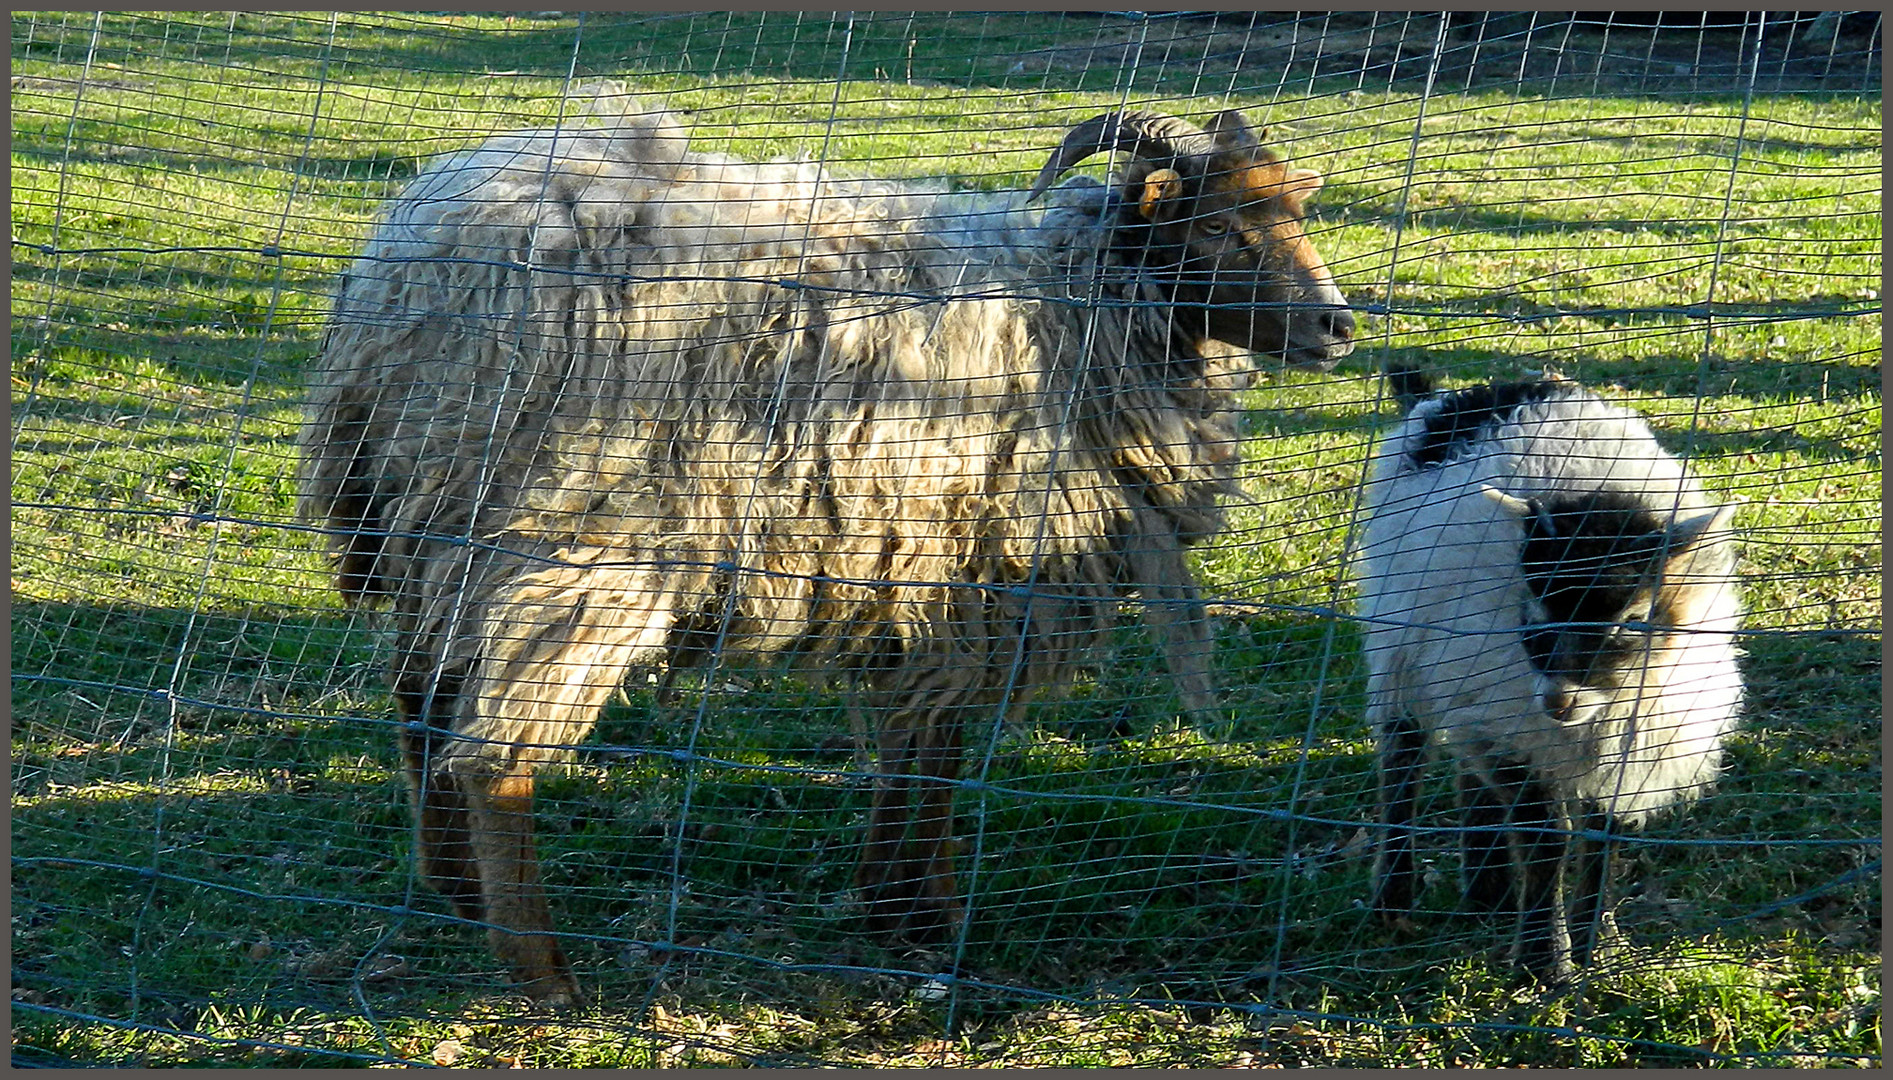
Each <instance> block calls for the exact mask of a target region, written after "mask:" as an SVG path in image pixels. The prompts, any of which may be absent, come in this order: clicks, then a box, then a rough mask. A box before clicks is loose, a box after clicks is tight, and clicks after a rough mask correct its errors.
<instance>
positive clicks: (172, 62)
mask: <svg viewBox="0 0 1893 1080" xmlns="http://www.w3.org/2000/svg"><path fill="white" fill-rule="evenodd" d="M12 30H13V38H12V47H13V71H12V91H13V133H14V139H13V187H12V190H13V196H12V211H13V251H14V263H13V285H12V288H13V310H12V316H13V317H12V338H11V346H12V356H13V367H12V372H13V397H12V412H11V418H12V434H13V444H12V499H13V510H12V540H13V544H12V563H11V574H12V577H11V590H12V620H11V633H12V651H11V658H12V664H11V671H12V688H13V700H12V703H13V728H12V735H13V738H12V746H13V751H12V782H13V802H12V813H11V825H12V847H11V855H12V861H11V872H12V934H13V937H12V955H13V971H12V980H13V1019H14V1058H15V1061H16V1063H20V1064H55V1063H62V1062H86V1063H102V1062H120V1063H122V1062H140V1061H142V1062H153V1063H247V1064H271V1063H307V1064H350V1063H360V1062H404V1061H407V1062H432V1063H436V1064H458V1065H500V1064H526V1065H533V1064H541V1065H586V1064H600V1065H603V1064H612V1065H647V1066H649V1065H679V1064H738V1063H753V1064H789V1065H793V1064H880V1065H922V1064H936V1065H937V1064H943V1063H944V1064H1013V1065H1032V1064H1049V1065H1087V1064H1149V1065H1189V1064H1210V1065H1263V1064H1342V1065H1347V1064H1352V1065H1410V1064H1422V1065H1446V1064H1455V1063H1458V1064H1499V1063H1528V1064H1562V1065H1610V1064H1686V1063H1746V1064H1769V1065H1787V1064H1849V1063H1858V1064H1867V1063H1877V1062H1878V1059H1879V1054H1880V1047H1879V1035H1878V1031H1879V1009H1880V1004H1879V1000H1880V999H1879V975H1878V969H1879V952H1880V916H1879V910H1880V908H1879V905H1880V888H1879V877H1880V828H1879V822H1880V817H1881V800H1880V794H1879V792H1880V754H1879V748H1880V738H1879V733H1880V708H1879V706H1880V695H1879V693H1878V687H1879V668H1880V661H1879V657H1880V644H1879V632H1880V615H1879V568H1880V507H1881V499H1880V493H1879V473H1880V440H1879V430H1880V425H1879V420H1880V401H1879V350H1880V344H1879V343H1880V298H1879V293H1878V291H1877V290H1878V289H1879V287H1880V285H1879V283H1880V274H1881V268H1880V240H1881V227H1880V192H1881V165H1882V162H1881V147H1880V137H1881V120H1880V70H1881V45H1880V40H1881V37H1880V36H1881V22H1880V18H1879V16H1878V15H1877V14H1871V13H1839V12H1827V13H1818V14H1817V13H1801V14H1789V13H1761V12H1747V13H1739V12H1738V13H1715V14H1703V13H1691V14H1679V13H1674V12H1666V13H1663V14H1661V15H1657V14H1654V13H1649V14H1640V13H1619V14H1613V15H1604V14H1596V13H1593V14H1584V15H1577V14H1573V13H1555V12H1537V13H1490V14H1479V15H1462V14H1454V15H1441V14H1438V13H1385V12H1383V13H1333V14H1325V15H1324V14H1308V13H1302V14H1300V15H1288V14H1279V15H1276V14H1261V13H1218V14H1198V15H1191V14H1183V15H1165V16H1143V15H1137V14H1129V13H1045V12H1038V13H987V14H977V13H944V12H943V13H891V12H874V13H854V14H819V15H818V14H813V13H794V12H766V13H765V12H756V13H736V14H732V13H689V14H598V13H588V14H579V13H561V12H537V13H531V14H516V15H510V16H507V15H454V14H426V15H422V14H407V15H364V14H350V13H301V14H285V15H274V14H255V13H237V14H232V13H216V14H188V13H167V14H157V15H134V14H119V13H97V12H56V13H37V14H35V13H23V14H16V15H14V16H13V22H12ZM602 80H609V81H602ZM1226 110H1234V112H1228V111H1226ZM1127 115H1128V117H1129V119H1127V118H1126V117H1127ZM660 117H661V119H660ZM1098 118H1109V119H1106V120H1103V121H1099V122H1095V123H1094V121H1098ZM1061 147H1063V148H1064V149H1061ZM474 151H477V153H470V152H474ZM1048 161H1049V162H1051V167H1050V168H1049V169H1048V168H1046V167H1047V163H1048ZM430 163H433V164H430ZM1039 180H1042V181H1043V184H1041V185H1039V186H1038V188H1037V189H1035V181H1039ZM1028 192H1031V193H1032V195H1031V197H1030V198H1028ZM391 206H393V207H395V208H394V209H390V207H391ZM358 257H360V259H359V261H357V260H358ZM1245 260H1246V261H1245ZM1337 288H1338V292H1336V291H1335V290H1336V289H1337ZM1341 305H1345V308H1343V307H1342V306H1341ZM1546 371H1550V372H1555V373H1557V374H1558V375H1560V376H1562V377H1563V378H1565V379H1569V380H1573V381H1575V382H1576V383H1578V384H1581V385H1583V386H1585V387H1588V388H1590V389H1591V390H1592V391H1594V392H1595V393H1596V394H1598V395H1599V396H1600V397H1601V398H1603V399H1605V400H1607V401H1609V402H1611V403H1614V404H1615V405H1618V406H1622V407H1625V408H1627V409H1630V410H1633V411H1634V413H1635V414H1637V415H1639V416H1641V417H1642V418H1643V420H1644V421H1647V423H1648V424H1649V426H1650V428H1651V429H1652V430H1653V432H1654V433H1655V436H1656V439H1657V441H1658V442H1660V443H1661V445H1662V447H1663V450H1662V451H1661V453H1664V454H1668V455H1674V456H1675V457H1676V458H1677V459H1679V460H1681V461H1683V462H1686V463H1687V468H1688V470H1689V471H1690V472H1691V473H1692V474H1693V475H1695V476H1697V477H1700V480H1701V485H1702V488H1703V489H1704V491H1705V492H1706V494H1705V495H1704V496H1703V499H1705V500H1706V501H1705V502H1704V503H1703V504H1702V505H1703V506H1720V505H1724V504H1733V505H1734V506H1735V507H1736V509H1735V511H1734V517H1733V519H1732V522H1733V523H1732V525H1731V526H1730V528H1731V529H1732V532H1733V537H1734V541H1735V543H1736V545H1737V549H1736V550H1737V553H1738V554H1737V560H1736V563H1735V570H1734V579H1735V583H1734V585H1733V588H1735V590H1736V593H1737V595H1738V596H1739V600H1740V604H1741V607H1742V608H1743V611H1744V613H1743V615H1742V618H1741V623H1740V629H1739V631H1738V632H1737V633H1736V634H1735V635H1734V640H1735V643H1736V644H1737V645H1739V647H1740V651H1741V660H1740V673H1741V680H1742V683H1743V687H1744V701H1743V706H1742V708H1741V710H1740V711H1739V714H1738V716H1737V718H1736V722H1735V726H1734V728H1733V730H1732V731H1731V732H1730V733H1728V735H1727V736H1726V738H1724V739H1723V740H1722V742H1723V749H1722V753H1721V762H1720V768H1719V775H1718V776H1717V777H1716V779H1715V782H1714V784H1713V785H1712V786H1711V787H1710V788H1709V789H1708V790H1707V792H1706V793H1705V794H1703V795H1702V796H1701V797H1700V798H1699V799H1697V800H1696V801H1694V802H1693V803H1692V804H1690V805H1688V806H1687V807H1683V808H1679V809H1677V810H1676V812H1672V813H1667V814H1661V815H1658V816H1656V817H1654V818H1653V819H1652V820H1651V821H1650V822H1649V823H1648V824H1647V826H1646V827H1644V828H1642V829H1641V830H1636V831H1633V830H1630V829H1629V828H1627V826H1626V825H1625V823H1623V822H1619V821H1614V820H1609V819H1605V820H1602V821H1601V823H1600V822H1599V821H1596V820H1588V819H1586V820H1585V821H1578V822H1575V823H1571V828H1572V829H1575V830H1577V831H1578V832H1579V833H1580V834H1581V835H1578V836H1575V837H1573V838H1572V839H1573V841H1574V842H1575V841H1577V840H1583V841H1586V842H1589V841H1591V840H1596V839H1598V838H1600V837H1602V836H1603V835H1605V834H1609V835H1611V836H1613V837H1614V838H1615V844H1616V847H1615V848H1614V854H1613V856H1612V858H1611V859H1610V866H1609V872H1608V874H1607V877H1608V879H1609V887H1608V889H1607V891H1606V900H1605V906H1604V908H1603V915H1602V916H1600V917H1599V918H1596V919H1593V920H1591V923H1592V924H1597V923H1600V922H1608V923H1610V924H1611V931H1610V932H1609V933H1608V934H1605V935H1603V937H1602V938H1601V939H1600V940H1599V943H1598V944H1597V947H1596V949H1595V954H1594V955H1592V956H1589V957H1588V958H1585V957H1580V959H1588V963H1582V964H1579V965H1578V966H1576V967H1575V968H1574V969H1573V970H1572V971H1571V972H1569V973H1568V978H1561V977H1553V976H1555V975H1556V973H1552V975H1547V973H1546V972H1545V971H1543V970H1533V969H1532V966H1531V965H1530V964H1523V965H1521V964H1520V963H1519V962H1516V961H1518V960H1519V959H1522V958H1523V954H1529V953H1530V951H1531V950H1530V946H1529V941H1530V934H1531V930H1530V925H1531V921H1530V917H1529V916H1520V915H1517V914H1513V913H1511V909H1510V908H1509V907H1507V905H1506V904H1505V903H1501V904H1500V905H1499V908H1500V910H1499V911H1497V912H1495V913H1490V914H1488V915H1486V916H1483V917H1481V916H1476V915H1473V914H1469V913H1468V912H1467V911H1466V910H1465V905H1464V904H1463V903H1462V899H1463V898H1462V897H1461V887H1460V886H1461V880H1462V875H1466V874H1468V873H1469V872H1470V876H1471V877H1473V878H1477V877H1478V874H1477V872H1476V871H1477V867H1474V866H1471V865H1470V864H1469V859H1470V858H1471V856H1470V855H1469V854H1467V853H1468V852H1471V851H1472V850H1473V849H1472V848H1467V847H1465V846H1464V843H1463V838H1464V837H1466V836H1468V835H1473V834H1475V833H1477V832H1478V830H1477V829H1476V828H1473V829H1468V828H1466V827H1464V822H1467V821H1473V817H1466V818H1462V816H1461V814H1460V813H1459V812H1457V810H1456V808H1455V803H1456V800H1457V799H1459V798H1461V796H1456V794H1455V784H1454V781H1453V779H1452V777H1453V775H1454V763H1453V762H1452V761H1450V760H1446V757H1447V756H1448V755H1438V756H1439V758H1440V759H1439V760H1434V761H1430V762H1429V763H1428V764H1426V765H1424V766H1423V767H1422V768H1421V769H1420V774H1419V776H1418V783H1417V787H1416V788H1415V789H1414V792H1412V793H1410V794H1412V797H1413V800H1414V802H1413V817H1412V818H1411V820H1409V821H1394V822H1391V823H1390V822H1389V821H1388V820H1387V819H1386V818H1385V817H1383V814H1382V811H1381V810H1380V809H1379V807H1380V804H1381V802H1382V795H1381V790H1382V773H1383V771H1384V770H1382V769H1381V768H1380V763H1379V762H1378V758H1377V744H1378V745H1379V746H1380V748H1384V745H1385V741H1386V740H1385V739H1384V738H1377V732H1376V731H1375V729H1374V728H1373V726H1371V725H1370V708H1369V705H1370V701H1369V697H1368V693H1367V677H1368V672H1369V664H1368V662H1367V660H1366V659H1365V658H1364V655H1363V629H1364V628H1363V621H1362V609H1361V605H1360V604H1359V603H1358V601H1357V589H1356V583H1355V557H1356V548H1357V547H1358V546H1359V535H1360V528H1359V527H1360V525H1361V522H1362V509H1361V494H1362V490H1363V485H1364V484H1365V482H1366V481H1367V479H1368V476H1369V469H1370V463H1371V459H1372V456H1373V454H1374V452H1375V444H1376V442H1377V440H1379V439H1380V438H1381V437H1382V436H1383V434H1385V433H1387V432H1390V431H1392V430H1394V429H1395V428H1396V427H1397V425H1398V424H1399V423H1400V422H1401V418H1402V416H1403V415H1405V413H1406V411H1407V408H1408V406H1409V405H1410V404H1411V402H1412V400H1413V399H1414V398H1415V397H1416V396H1418V395H1417V391H1415V390H1414V387H1415V386H1416V385H1417V384H1419V383H1422V382H1423V383H1425V384H1427V386H1429V387H1432V388H1436V389H1438V390H1440V391H1451V390H1455V389H1461V388H1466V387H1476V386H1479V385H1482V384H1486V383H1490V382H1494V381H1497V382H1502V383H1511V382H1513V381H1516V380H1521V379H1529V378H1534V377H1536V376H1537V373H1540V372H1546ZM1389 373H1393V374H1394V375H1395V376H1396V377H1391V378H1390V377H1389ZM1435 400H1436V401H1438V400H1449V399H1435ZM1450 400H1459V401H1461V402H1462V404H1463V401H1464V400H1466V399H1463V398H1462V399H1450ZM1438 407H1439V406H1437V405H1433V406H1422V408H1423V409H1426V408H1438ZM1455 407H1457V406H1455ZM1474 429H1477V430H1478V431H1487V432H1488V434H1489V432H1490V430H1495V429H1487V428H1481V427H1479V425H1478V424H1476V423H1473V424H1470V425H1469V426H1466V427H1463V428H1453V427H1451V426H1450V425H1448V426H1447V427H1446V428H1444V429H1439V430H1441V431H1443V434H1442V435H1441V438H1442V439H1445V440H1446V441H1447V442H1448V443H1449V444H1451V445H1458V443H1455V442H1453V440H1458V441H1459V442H1465V441H1466V440H1468V439H1473V440H1476V439H1477V438H1481V437H1484V436H1480V435H1477V434H1476V433H1474V434H1469V432H1473V431H1474ZM1576 471H1577V472H1579V473H1582V471H1583V470H1582V468H1581V467H1580V468H1578V469H1577V470H1576ZM299 499H300V500H301V503H300V505H299ZM1691 505H1694V504H1691ZM1685 508H1687V507H1685ZM1495 512H1496V511H1495ZM1678 513H1679V517H1678V519H1677V520H1678V521H1681V520H1682V518H1681V516H1680V511H1679V512H1678ZM1545 520H1546V521H1551V520H1552V518H1551V517H1547V518H1545ZM1560 520H1561V519H1560ZM1522 527H1523V528H1525V529H1526V530H1527V533H1529V529H1530V528H1531V526H1530V525H1529V523H1528V524H1526V525H1525V526H1522ZM338 569H339V571H340V582H341V584H342V586H343V588H342V589H339V590H338V588H337V587H336V586H337V581H338ZM1521 580H1523V579H1521ZM1480 584H1489V583H1486V582H1481V583H1480ZM1471 587H1472V586H1471V585H1469V586H1468V589H1471ZM1519 587H1520V588H1523V587H1524V586H1523V585H1520V586H1519ZM1659 592H1660V590H1659ZM349 593H352V594H353V596H352V601H351V597H350V596H349V595H345V594H349ZM1523 595H1524V594H1523V593H1521V594H1520V596H1523ZM1508 602H1509V601H1508ZM1647 611H1648V607H1647V603H1646V612H1647ZM1613 617H1615V616H1613ZM1648 617H1649V618H1652V619H1655V617H1656V616H1655V614H1654V613H1650V614H1648ZM1658 621H1660V620H1658ZM1630 622H1633V623H1634V622H1635V619H1634V618H1631V619H1630ZM1508 625H1509V624H1508ZM1618 629H1623V628H1622V627H1619V628H1618ZM1632 629H1634V627H1632ZM1509 632H1510V631H1508V633H1509ZM1525 637H1526V638H1529V637H1530V635H1529V634H1526V635H1525ZM1507 640H1508V641H1510V640H1511V639H1509V638H1508V639H1507ZM1506 647H1507V648H1511V649H1513V651H1514V652H1515V653H1516V662H1517V663H1518V664H1521V665H1522V664H1525V663H1526V662H1527V661H1528V660H1529V661H1530V663H1532V664H1537V665H1539V666H1540V668H1542V667H1543V666H1544V664H1545V661H1544V660H1543V658H1542V657H1541V656H1540V655H1539V654H1538V653H1537V652H1534V651H1533V649H1534V648H1535V647H1536V646H1534V645H1533V644H1532V643H1531V642H1530V641H1529V640H1523V639H1521V640H1520V641H1518V642H1516V643H1514V644H1511V645H1507V646H1506ZM1546 648H1547V649H1551V648H1552V647H1551V646H1546ZM1508 655H1510V654H1508ZM1519 670H1520V671H1528V670H1531V669H1529V668H1527V667H1520V668H1519ZM1443 677H1444V676H1440V675H1438V674H1437V673H1436V674H1435V678H1436V681H1437V679H1439V678H1443ZM1541 706H1542V702H1537V703H1534V704H1530V705H1529V706H1527V705H1520V706H1517V708H1516V709H1514V711H1515V712H1519V711H1522V712H1526V713H1531V714H1532V715H1535V716H1540V717H1541V718H1542V715H1543V709H1542V708H1541ZM1533 710H1537V711H1535V712H1534V711H1533ZM1555 711H1556V710H1555V709H1554V710H1553V712H1554V713H1555ZM1521 752H1522V751H1521ZM1546 783H1550V781H1546ZM1605 802H1606V803H1608V799H1606V800H1605ZM1590 805H1592V806H1593V808H1595V805H1596V800H1595V799H1593V800H1592V802H1591V804H1590ZM1508 812H1515V811H1508ZM1475 816H1476V815H1475ZM1507 820H1508V821H1512V819H1510V818H1508V819H1507ZM1587 821H1588V823H1586V822H1587ZM1513 823H1514V824H1516V822H1515V821H1513ZM417 824H418V828H417ZM1488 831H1489V830H1488ZM1556 831H1557V830H1556V829H1555V828H1554V829H1552V832H1553V833H1556ZM1395 835H1399V836H1403V837H1410V842H1411V846H1412V857H1413V867H1414V873H1413V881H1414V882H1415V883H1416V888H1417V895H1416V897H1415V898H1414V899H1413V902H1412V905H1411V909H1410V910H1401V911H1392V910H1387V905H1386V904H1385V903H1382V902H1381V900H1382V899H1384V898H1383V897H1381V896H1380V895H1379V894H1378V893H1377V892H1376V880H1377V878H1376V870H1375V853H1376V851H1377V850H1379V849H1381V848H1382V847H1383V846H1384V845H1385V844H1386V843H1387V841H1388V838H1389V837H1392V836H1395ZM1560 842H1562V840H1560ZM535 851H536V862H535ZM1501 857H1503V856H1501ZM1528 876H1529V875H1528ZM535 879H536V880H537V882H539V883H542V885H543V888H542V890H541V889H540V887H539V885H538V884H537V883H536V882H535ZM541 891H542V892H543V899H542V898H541ZM1518 900H1519V898H1518V897H1516V896H1514V897H1512V901H1513V902H1517V901H1518ZM1514 906H1516V903H1514ZM1524 907H1525V908H1527V909H1529V907H1530V904H1529V903H1526V904H1524ZM548 910H549V912H550V916H549V920H548V916H547V912H548ZM1521 924H1522V925H1523V929H1521ZM1588 929H1589V928H1588V927H1575V928H1574V932H1576V933H1579V934H1581V933H1584V932H1588ZM1521 941H1524V942H1525V944H1523V945H1521ZM1514 952H1519V953H1521V956H1520V957H1515V956H1514V955H1513V954H1514Z"/></svg>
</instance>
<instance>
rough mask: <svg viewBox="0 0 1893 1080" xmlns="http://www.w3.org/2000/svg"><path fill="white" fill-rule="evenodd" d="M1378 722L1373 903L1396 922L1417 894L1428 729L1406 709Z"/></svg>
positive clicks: (1407, 909)
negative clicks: (1418, 810)
mask: <svg viewBox="0 0 1893 1080" xmlns="http://www.w3.org/2000/svg"><path fill="white" fill-rule="evenodd" d="M1377 726H1378V727H1379V735H1378V738H1379V742H1380V748H1379V749H1380V825H1381V834H1380V846H1379V848H1378V849H1377V850H1376V852H1375V854H1374V899H1373V908H1374V910H1375V911H1378V912H1380V914H1381V917H1382V918H1384V919H1386V920H1388V921H1390V922H1393V921H1397V920H1399V919H1402V918H1405V916H1406V915H1407V913H1409V912H1411V911H1412V910H1413V901H1414V898H1415V897H1416V896H1417V895H1418V894H1419V887H1418V880H1417V874H1416V872H1415V867H1414V863H1413V847H1414V845H1413V816H1414V804H1415V802H1416V800H1417V799H1418V796H1419V788H1420V768H1421V765H1422V764H1423V763H1424V760H1425V753H1426V733H1425V732H1423V731H1421V730H1420V727H1419V725H1418V724H1416V723H1414V722H1413V718H1412V717H1410V716H1407V715H1406V714H1404V713H1396V714H1392V715H1389V716H1386V717H1385V718H1384V719H1383V720H1382V722H1381V723H1380V724H1379V725H1377Z"/></svg>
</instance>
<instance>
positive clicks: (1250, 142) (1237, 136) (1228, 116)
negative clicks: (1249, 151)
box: [1203, 109, 1269, 149]
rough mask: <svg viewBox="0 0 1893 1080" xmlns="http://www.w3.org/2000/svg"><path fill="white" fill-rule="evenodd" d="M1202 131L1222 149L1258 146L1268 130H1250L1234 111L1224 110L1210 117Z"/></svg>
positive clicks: (1247, 123) (1246, 123) (1245, 121)
mask: <svg viewBox="0 0 1893 1080" xmlns="http://www.w3.org/2000/svg"><path fill="white" fill-rule="evenodd" d="M1203 130H1204V131H1206V132H1208V133H1209V136H1210V138H1212V139H1214V140H1215V141H1216V145H1217V146H1220V147H1223V148H1224V149H1228V148H1231V147H1238V146H1240V147H1253V146H1260V145H1261V144H1262V140H1263V139H1264V138H1266V137H1267V136H1268V133H1269V129H1268V128H1262V129H1261V130H1259V131H1257V130H1253V129H1251V128H1250V127H1249V121H1247V120H1245V119H1244V118H1243V116H1242V114H1241V113H1239V112H1237V111H1236V110H1234V109H1224V110H1223V111H1222V112H1219V113H1217V114H1216V115H1215V116H1212V117H1210V118H1209V123H1208V124H1206V125H1204V128H1203Z"/></svg>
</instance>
